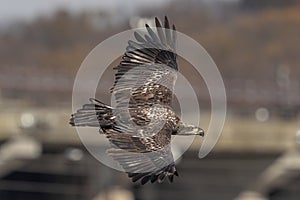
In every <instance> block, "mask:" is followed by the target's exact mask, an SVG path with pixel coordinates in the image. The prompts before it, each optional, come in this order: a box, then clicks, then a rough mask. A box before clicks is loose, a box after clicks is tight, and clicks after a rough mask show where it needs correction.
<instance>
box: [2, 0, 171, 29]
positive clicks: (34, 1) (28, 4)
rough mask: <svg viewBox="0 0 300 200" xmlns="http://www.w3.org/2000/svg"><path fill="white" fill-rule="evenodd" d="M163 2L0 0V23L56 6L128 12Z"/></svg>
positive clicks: (32, 14) (32, 16)
mask: <svg viewBox="0 0 300 200" xmlns="http://www.w3.org/2000/svg"><path fill="white" fill-rule="evenodd" d="M167 1H170V0H167ZM125 2H126V3H125ZM163 2H166V0H0V5H1V6H0V23H2V24H3V23H7V22H10V21H11V20H14V19H32V18H34V17H35V16H37V15H41V14H51V13H52V12H53V11H55V10H56V9H57V8H66V9H68V10H72V11H78V10H82V9H97V8H116V7H121V8H122V9H123V10H125V9H126V10H125V11H128V12H130V11H132V10H134V9H136V7H138V6H152V5H155V4H161V3H163Z"/></svg>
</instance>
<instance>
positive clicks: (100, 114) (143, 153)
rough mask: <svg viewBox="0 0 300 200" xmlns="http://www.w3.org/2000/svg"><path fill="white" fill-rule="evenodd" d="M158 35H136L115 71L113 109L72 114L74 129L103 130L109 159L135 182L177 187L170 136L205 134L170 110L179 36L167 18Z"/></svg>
mask: <svg viewBox="0 0 300 200" xmlns="http://www.w3.org/2000/svg"><path fill="white" fill-rule="evenodd" d="M155 22H156V33H155V32H154V31H153V30H152V29H151V28H150V27H149V26H148V25H147V24H146V30H147V33H146V34H145V35H144V36H142V35H141V34H140V33H138V32H135V33H134V36H135V39H136V41H132V40H129V41H128V46H127V48H126V52H125V53H124V55H123V57H122V61H121V62H120V64H119V65H118V66H116V67H115V68H114V69H115V70H116V74H115V82H114V85H113V87H112V88H111V93H112V97H113V98H114V103H113V105H112V106H109V105H106V104H104V103H102V102H100V101H99V100H96V99H93V98H90V103H88V104H85V105H83V107H82V108H81V109H79V110H77V112H76V113H74V114H72V117H71V119H70V124H71V125H72V126H89V127H99V128H100V132H101V133H104V134H105V135H106V137H107V139H108V140H109V141H110V143H111V145H112V148H111V149H108V150H107V153H108V154H109V155H110V156H111V157H112V158H113V159H114V160H116V161H117V162H118V163H119V164H120V165H121V166H122V168H123V169H124V170H125V172H127V174H128V176H129V177H130V178H131V179H132V181H133V182H135V181H138V180H140V181H141V183H142V184H145V183H147V182H152V183H153V182H159V183H161V182H163V180H164V179H166V178H167V179H168V180H169V181H170V182H173V178H174V176H178V172H177V170H176V167H175V163H174V158H173V154H172V151H171V136H172V135H176V134H178V135H179V134H183V135H189V133H193V134H196V135H197V134H198V135H202V136H203V133H204V132H203V130H202V129H201V128H195V127H193V126H185V125H184V124H183V123H182V122H181V121H180V118H179V117H178V116H177V115H176V114H175V112H174V110H173V108H172V101H173V89H174V85H175V81H176V78H177V73H178V66H177V62H176V53H175V44H176V30H175V26H174V25H173V26H172V28H170V25H169V22H168V19H167V18H166V17H165V22H164V28H162V25H161V23H160V21H159V20H158V19H157V18H155Z"/></svg>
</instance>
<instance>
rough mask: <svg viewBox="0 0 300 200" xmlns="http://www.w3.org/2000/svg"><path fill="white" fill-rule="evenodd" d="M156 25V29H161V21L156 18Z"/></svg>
mask: <svg viewBox="0 0 300 200" xmlns="http://www.w3.org/2000/svg"><path fill="white" fill-rule="evenodd" d="M155 25H156V27H158V28H161V24H160V21H159V19H158V18H157V17H155Z"/></svg>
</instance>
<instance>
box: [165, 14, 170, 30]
mask: <svg viewBox="0 0 300 200" xmlns="http://www.w3.org/2000/svg"><path fill="white" fill-rule="evenodd" d="M165 28H167V29H170V25H169V20H168V17H167V16H165Z"/></svg>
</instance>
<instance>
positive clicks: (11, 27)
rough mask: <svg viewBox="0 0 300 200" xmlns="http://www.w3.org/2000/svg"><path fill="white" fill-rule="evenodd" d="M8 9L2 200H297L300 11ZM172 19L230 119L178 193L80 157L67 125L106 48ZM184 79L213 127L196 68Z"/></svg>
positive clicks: (193, 162) (193, 160)
mask: <svg viewBox="0 0 300 200" xmlns="http://www.w3.org/2000/svg"><path fill="white" fill-rule="evenodd" d="M0 3H1V7H0V138H1V140H0V199H1V200H2V199H3V200H15V199H16V200H18V199H22V200H27V199H30V200H35V199H38V200H43V199H47V200H52V199H59V200H66V199H68V200H69V199H75V200H81V199H84V200H86V199H91V200H134V199H145V200H147V199H167V198H168V199H173V200H176V199H183V198H184V199H200V198H201V199H208V200H215V199H216V200H219V199H223V200H226V199H235V200H248V199H249V200H261V199H263V200H266V199H270V200H275V199H285V200H294V199H299V197H300V152H299V151H300V150H299V148H300V125H299V122H300V114H299V111H300V78H299V77H300V67H299V65H300V57H299V52H300V37H299V36H300V1H298V0H284V1H283V0H186V1H180V0H165V1H163V0H154V1H153V0H152V1H150V0H144V1H139V0H129V1H126V3H125V1H121V0H112V1H102V0H86V1H79V0H72V1H71V0H55V1H54V0H52V1H50V0H49V1H34V0H27V1H22V2H20V1H17V0H11V1H5V0H0ZM165 15H167V16H168V17H169V19H170V21H171V22H172V23H175V24H176V27H177V30H178V31H180V32H183V33H185V34H187V35H189V36H190V37H192V38H193V39H195V40H196V41H198V42H199V43H200V44H202V45H203V46H204V48H205V49H206V50H207V51H208V53H209V54H210V55H211V57H212V58H213V59H214V61H215V62H216V64H217V66H218V67H219V70H220V72H221V74H222V77H223V80H224V83H225V87H226V92H227V99H228V112H227V118H226V123H225V126H224V130H223V132H222V136H221V138H220V140H219V141H218V143H217V145H216V147H215V148H214V150H213V152H211V153H210V154H209V155H208V156H207V157H205V158H204V159H201V160H200V159H199V158H198V155H197V154H198V150H199V147H200V144H201V140H199V141H198V140H196V141H195V142H194V144H193V145H192V146H191V148H190V149H189V151H187V152H186V153H185V154H184V155H183V157H182V158H181V160H180V161H179V162H178V170H179V173H180V177H179V178H177V179H176V180H175V183H174V184H169V183H167V182H166V183H163V184H154V185H150V184H148V185H145V186H140V185H139V184H138V183H137V184H134V183H131V181H130V180H129V179H128V178H127V177H126V175H125V174H124V173H121V172H118V171H115V170H112V169H110V168H108V167H106V166H104V165H103V164H101V163H99V162H98V161H97V160H96V159H95V158H93V157H92V156H91V155H90V154H89V153H88V152H87V151H86V149H85V148H84V147H83V145H82V143H81V142H80V140H79V138H78V135H77V132H76V130H75V129H74V128H72V127H70V126H69V125H68V120H69V117H70V113H71V105H72V87H73V81H74V79H75V76H76V72H77V70H78V69H79V67H80V64H81V62H82V61H83V59H84V58H85V56H86V55H87V54H88V52H89V51H91V50H92V49H93V48H94V47H95V46H96V45H97V44H98V43H100V42H101V41H103V40H105V39H106V38H108V37H110V36H112V35H113V34H116V33H119V32H120V31H124V30H127V29H130V28H136V27H141V26H142V25H143V24H144V23H145V22H149V20H150V21H151V20H153V17H154V16H158V17H160V18H161V19H162V18H163V17H164V16H165ZM107 53H110V51H109V49H108V50H107ZM99 56H101V55H99ZM118 62H119V60H118V59H116V61H115V62H114V63H112V66H114V65H116V64H117V63H118ZM179 64H180V65H183V66H185V65H186V66H188V65H189V64H188V63H187V62H186V61H185V60H183V59H180V60H179ZM99 67H101V66H99ZM181 71H182V73H183V74H184V75H185V76H186V77H187V78H188V79H189V80H190V81H191V83H192V84H193V87H194V89H195V91H196V92H197V95H198V98H199V101H200V109H201V122H200V124H203V126H204V129H206V128H207V124H208V122H209V118H210V99H209V94H208V92H207V89H206V86H205V84H204V83H203V84H196V83H198V82H197V81H196V80H197V79H198V78H199V77H200V75H199V74H196V73H195V71H193V69H192V67H186V68H181ZM106 73H107V76H105V77H107V78H102V79H101V80H100V83H99V87H98V93H97V97H98V98H99V99H100V100H102V101H103V102H106V103H109V99H110V94H109V88H110V87H111V85H112V81H113V71H112V70H111V68H109V69H108V70H107V72H106ZM83 93H84V91H83ZM88 98H89V97H86V99H88ZM191 117H193V113H191ZM99 146H100V147H101V144H99V145H98V147H99Z"/></svg>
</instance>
